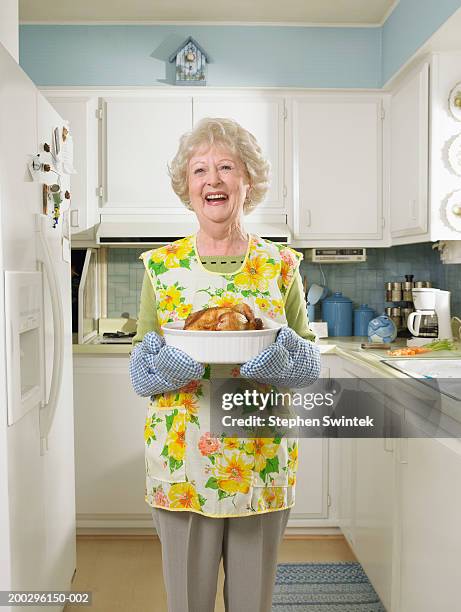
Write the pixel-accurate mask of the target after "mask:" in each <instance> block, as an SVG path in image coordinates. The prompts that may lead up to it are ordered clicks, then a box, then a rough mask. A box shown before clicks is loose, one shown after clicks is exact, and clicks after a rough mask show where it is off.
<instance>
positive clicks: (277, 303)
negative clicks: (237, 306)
mask: <svg viewBox="0 0 461 612" xmlns="http://www.w3.org/2000/svg"><path fill="white" fill-rule="evenodd" d="M256 301H258V300H256ZM271 303H272V307H273V309H274V312H275V314H282V313H283V302H282V300H271Z"/></svg>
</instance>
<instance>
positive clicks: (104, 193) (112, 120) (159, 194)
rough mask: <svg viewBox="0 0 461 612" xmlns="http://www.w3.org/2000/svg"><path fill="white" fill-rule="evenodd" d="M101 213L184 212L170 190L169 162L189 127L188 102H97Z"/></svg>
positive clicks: (158, 99)
mask: <svg viewBox="0 0 461 612" xmlns="http://www.w3.org/2000/svg"><path fill="white" fill-rule="evenodd" d="M100 113H101V131H100V132H101V136H100V137H101V150H100V151H101V157H100V198H101V202H100V206H101V208H102V211H101V212H102V213H103V214H104V212H110V213H111V214H113V213H125V214H129V213H133V212H136V213H144V214H156V213H158V214H168V213H169V212H171V210H172V209H179V210H181V211H184V210H185V209H184V207H183V205H182V204H181V202H180V201H179V199H178V198H177V196H176V195H175V193H174V191H173V190H172V188H171V183H170V177H169V175H168V162H170V161H171V160H172V158H173V157H174V155H175V153H176V150H177V148H178V142H179V137H180V136H181V135H182V134H183V133H184V132H186V131H188V130H190V129H191V127H192V98H190V97H186V96H143V97H142V98H141V97H138V98H134V97H126V96H114V97H107V98H106V97H105V98H101V101H100Z"/></svg>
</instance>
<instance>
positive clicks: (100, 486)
mask: <svg viewBox="0 0 461 612" xmlns="http://www.w3.org/2000/svg"><path fill="white" fill-rule="evenodd" d="M128 360H129V357H128V355H107V356H106V355H105V356H103V357H101V356H100V355H74V409H75V417H74V418H75V466H76V474H75V486H76V507H77V526H78V527H80V528H99V527H101V528H109V527H118V526H122V525H123V526H127V527H135V526H137V525H139V524H140V521H141V523H142V519H143V518H144V519H146V518H147V519H150V515H149V512H148V507H147V505H146V503H145V502H144V448H143V439H144V437H143V430H144V421H145V408H146V402H147V400H146V398H142V397H138V396H137V395H136V394H135V393H134V391H133V390H132V387H131V383H130V379H129V374H128ZM140 526H143V525H140Z"/></svg>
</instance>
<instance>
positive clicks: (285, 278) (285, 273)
mask: <svg viewBox="0 0 461 612" xmlns="http://www.w3.org/2000/svg"><path fill="white" fill-rule="evenodd" d="M293 271H294V270H293V268H292V266H291V265H290V264H289V263H287V262H286V261H283V260H282V268H281V270H280V276H281V277H282V283H283V284H284V285H289V284H290V282H291V277H292V276H293Z"/></svg>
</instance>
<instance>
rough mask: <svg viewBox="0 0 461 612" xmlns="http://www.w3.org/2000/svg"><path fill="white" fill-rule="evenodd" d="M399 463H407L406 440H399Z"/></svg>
mask: <svg viewBox="0 0 461 612" xmlns="http://www.w3.org/2000/svg"><path fill="white" fill-rule="evenodd" d="M399 463H403V464H406V463H408V438H400V449H399Z"/></svg>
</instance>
